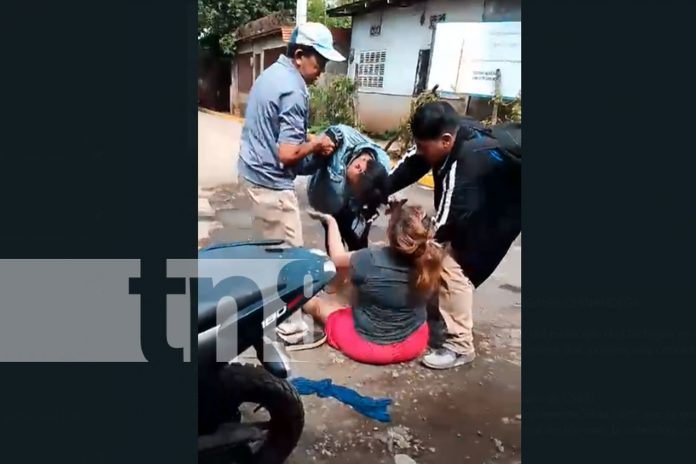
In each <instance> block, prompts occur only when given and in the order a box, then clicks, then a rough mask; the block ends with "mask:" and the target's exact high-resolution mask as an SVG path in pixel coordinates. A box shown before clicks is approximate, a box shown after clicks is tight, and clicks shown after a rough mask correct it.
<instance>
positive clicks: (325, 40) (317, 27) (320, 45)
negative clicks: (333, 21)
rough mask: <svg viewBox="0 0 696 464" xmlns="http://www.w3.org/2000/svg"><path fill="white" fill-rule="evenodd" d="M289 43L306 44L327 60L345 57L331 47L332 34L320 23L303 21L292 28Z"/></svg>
mask: <svg viewBox="0 0 696 464" xmlns="http://www.w3.org/2000/svg"><path fill="white" fill-rule="evenodd" d="M289 43H291V44H298V45H308V46H310V47H312V48H313V49H315V50H316V51H317V52H318V53H320V54H321V55H322V56H323V57H324V58H326V59H327V60H329V61H345V60H346V59H345V57H344V56H343V55H341V54H340V53H338V52H337V51H336V49H335V48H334V47H333V35H331V31H330V30H329V28H328V27H326V26H324V25H323V24H320V23H304V24H302V25H300V26H297V27H296V28H295V29H293V31H292V34H291V35H290V41H289Z"/></svg>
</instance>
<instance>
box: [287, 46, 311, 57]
mask: <svg viewBox="0 0 696 464" xmlns="http://www.w3.org/2000/svg"><path fill="white" fill-rule="evenodd" d="M297 50H301V51H302V53H304V54H305V55H316V54H317V53H318V52H317V51H316V50H315V49H314V48H313V47H311V46H309V45H302V44H296V43H289V44H288V49H287V50H286V52H285V55H286V56H287V57H289V58H292V57H293V56H295V52H296V51H297Z"/></svg>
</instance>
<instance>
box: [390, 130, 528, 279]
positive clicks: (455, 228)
mask: <svg viewBox="0 0 696 464" xmlns="http://www.w3.org/2000/svg"><path fill="white" fill-rule="evenodd" d="M520 136H521V129H520ZM430 169H431V166H430V165H428V163H427V162H426V161H425V159H424V158H422V157H421V156H419V155H418V153H416V149H415V147H413V148H412V149H411V150H409V152H408V153H406V155H405V156H404V158H403V159H402V160H401V161H400V162H399V164H397V166H396V167H395V168H394V169H393V170H392V173H391V174H390V177H389V179H390V189H389V191H390V195H391V194H393V193H395V192H398V191H399V190H401V189H403V188H404V187H407V186H408V185H411V184H413V183H414V182H416V181H417V180H418V179H420V178H421V177H422V176H424V175H425V174H427V172H428V171H429V170H430ZM432 171H433V178H434V181H435V209H436V211H437V213H436V216H435V218H434V221H435V227H436V228H437V232H436V235H435V237H436V239H437V240H438V241H439V242H441V243H445V242H450V244H451V245H452V249H453V255H454V258H455V259H456V261H457V262H458V263H459V265H460V266H461V267H462V269H463V271H464V273H465V274H466V276H467V277H468V278H469V279H470V280H471V282H472V283H473V284H474V285H475V286H477V287H478V286H479V285H481V284H482V283H483V282H484V281H485V280H486V279H487V278H488V277H489V276H490V275H491V274H492V273H493V271H495V268H496V267H498V264H500V261H501V260H502V259H503V258H504V257H505V254H506V253H507V251H508V249H509V248H510V245H511V244H512V242H513V241H514V240H515V238H516V237H517V236H518V235H519V233H520V230H521V171H522V159H521V148H520V151H514V152H513V151H510V150H506V149H504V148H502V146H501V143H500V142H498V140H496V139H495V138H494V137H493V135H492V133H491V131H489V130H487V129H484V128H482V127H480V126H479V125H476V124H475V123H473V122H472V121H471V120H469V119H464V120H462V124H461V126H460V129H459V131H458V132H457V139H456V141H455V145H454V147H453V148H452V152H451V153H450V155H449V156H448V157H447V158H446V159H445V160H444V161H443V162H442V163H441V164H440V165H438V166H434V167H432Z"/></svg>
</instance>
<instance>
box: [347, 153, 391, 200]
mask: <svg viewBox="0 0 696 464" xmlns="http://www.w3.org/2000/svg"><path fill="white" fill-rule="evenodd" d="M388 180H389V173H388V172H387V169H386V168H385V167H384V166H383V165H382V164H381V163H379V162H377V161H376V160H374V159H370V160H367V163H366V164H365V171H364V172H363V173H362V175H361V176H360V178H359V179H358V185H357V186H356V189H355V190H356V195H357V197H358V201H360V203H361V204H362V205H363V206H364V207H366V208H367V209H368V210H374V211H375V212H376V211H377V208H379V207H380V206H381V205H383V204H386V203H387V198H388V190H387V182H388Z"/></svg>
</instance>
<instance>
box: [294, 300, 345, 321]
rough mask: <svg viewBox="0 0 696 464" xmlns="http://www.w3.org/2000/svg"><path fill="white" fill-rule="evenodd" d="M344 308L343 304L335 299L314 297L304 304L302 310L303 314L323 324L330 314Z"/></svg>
mask: <svg viewBox="0 0 696 464" xmlns="http://www.w3.org/2000/svg"><path fill="white" fill-rule="evenodd" d="M345 307H346V305H345V303H341V302H340V301H338V300H336V299H335V298H327V297H323V296H322V297H319V296H315V297H314V298H312V299H311V300H309V301H308V302H307V303H305V304H304V306H303V307H302V309H303V310H304V312H305V313H307V314H309V315H310V316H312V318H314V320H315V321H317V322H321V323H322V324H325V323H326V320H327V319H328V318H329V315H330V314H331V313H333V312H335V311H338V310H339V309H342V308H345Z"/></svg>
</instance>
